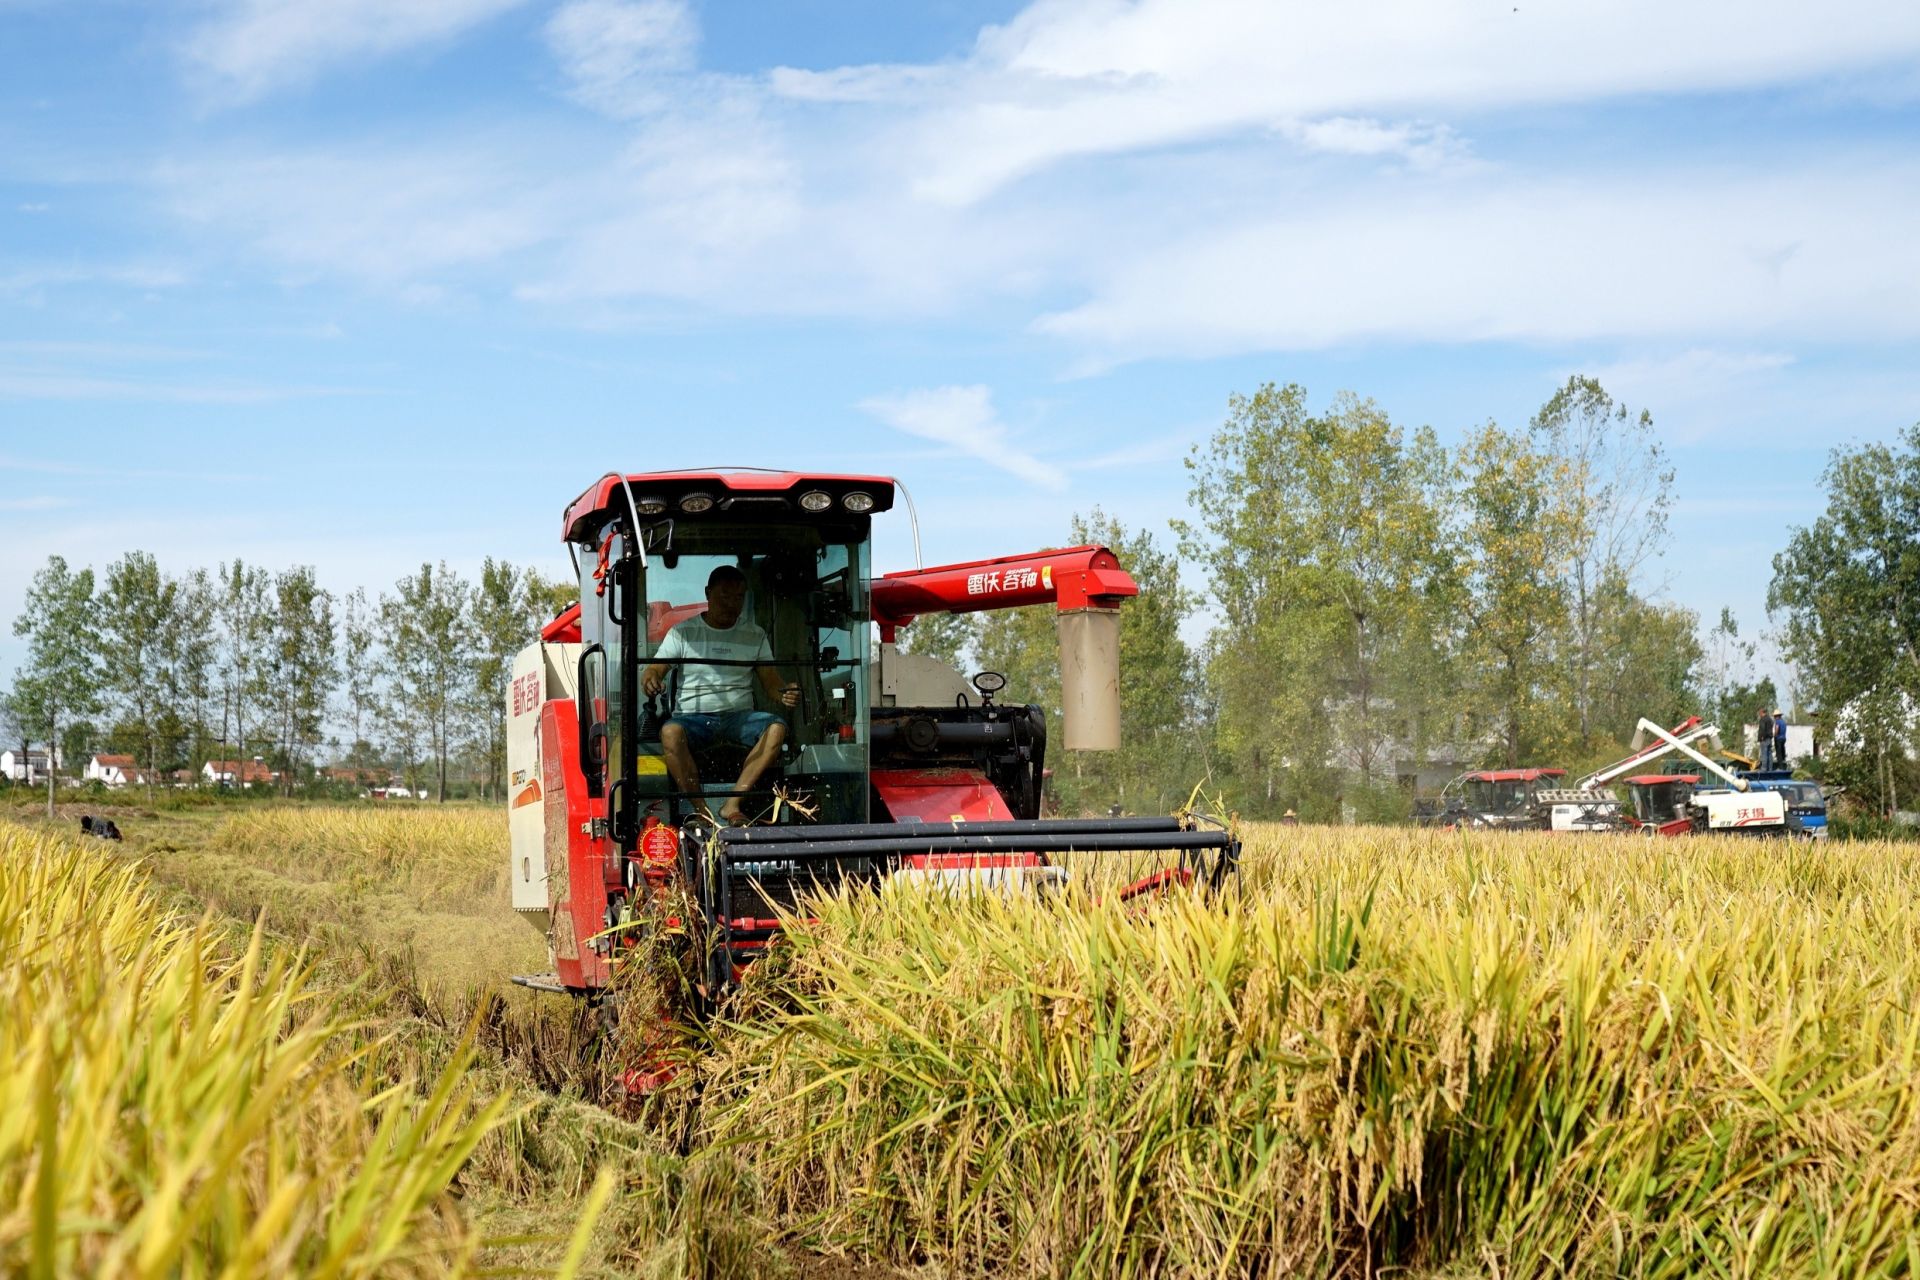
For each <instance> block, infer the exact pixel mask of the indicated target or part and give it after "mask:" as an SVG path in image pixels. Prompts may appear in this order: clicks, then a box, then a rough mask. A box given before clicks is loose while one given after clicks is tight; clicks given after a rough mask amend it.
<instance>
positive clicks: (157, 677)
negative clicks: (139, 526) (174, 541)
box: [94, 551, 179, 804]
mask: <svg viewBox="0 0 1920 1280" xmlns="http://www.w3.org/2000/svg"><path fill="white" fill-rule="evenodd" d="M178 607H179V587H178V584H176V583H175V582H174V581H173V580H172V579H170V578H168V577H167V575H165V574H164V573H162V572H161V571H160V565H159V562H158V561H156V560H155V559H154V558H153V556H152V555H150V554H148V553H147V552H145V551H130V552H128V553H127V554H126V555H124V556H122V557H121V558H120V559H118V560H116V561H114V562H113V563H112V564H110V565H108V566H107V574H106V580H105V582H104V583H103V584H102V586H101V590H100V596H99V599H98V601H97V602H96V605H95V609H94V616H95V619H96V621H97V624H98V626H99V630H100V656H101V663H100V667H101V672H100V674H101V684H102V690H103V692H104V693H105V694H106V696H107V699H108V700H109V702H110V704H111V705H112V706H113V707H114V708H115V709H116V710H117V711H118V713H119V716H120V725H121V728H122V729H123V731H124V732H125V733H126V735H127V736H128V737H130V738H131V739H132V741H133V742H134V743H135V744H137V746H138V749H139V758H140V762H141V766H142V772H143V773H144V774H145V776H146V784H147V801H148V803H149V804H151V803H152V801H153V775H154V773H155V771H156V770H157V769H158V768H159V760H158V756H159V742H158V739H159V736H160V730H161V722H162V720H163V718H164V713H165V711H166V707H165V691H166V675H167V671H166V636H167V634H168V633H169V632H170V631H171V630H172V629H173V628H174V626H175V620H174V615H175V613H176V611H177V609H178Z"/></svg>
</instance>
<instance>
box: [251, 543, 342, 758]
mask: <svg viewBox="0 0 1920 1280" xmlns="http://www.w3.org/2000/svg"><path fill="white" fill-rule="evenodd" d="M272 608H273V626H272V642H271V644H270V646H269V648H268V664H267V670H268V681H267V694H268V700H269V705H270V706H271V707H272V709H273V716H274V722H275V726H276V729H277V732H278V735H279V740H280V757H281V760H282V761H283V764H282V769H281V788H282V790H283V791H284V792H285V793H287V794H291V793H292V791H293V786H294V783H295V781H296V779H297V778H298V777H300V776H301V775H302V774H303V772H304V770H305V769H306V768H307V767H308V766H310V764H311V754H312V747H313V745H314V744H315V743H316V742H317V741H318V740H319V737H320V725H321V723H322V722H323V721H324V720H325V719H326V715H327V703H328V701H329V699H330V697H331V695H332V693H333V689H334V686H335V685H336V684H337V683H338V681H339V676H340V671H339V667H338V665H337V664H336V663H335V661H334V626H333V596H332V595H331V594H329V593H328V592H326V591H324V590H322V589H321V587H320V584H319V581H318V580H317V579H316V578H315V577H314V572H313V569H312V568H311V567H309V566H305V565H301V566H297V567H295V568H292V569H288V570H287V571H286V572H284V573H280V574H277V575H275V577H274V580H273V599H272Z"/></svg>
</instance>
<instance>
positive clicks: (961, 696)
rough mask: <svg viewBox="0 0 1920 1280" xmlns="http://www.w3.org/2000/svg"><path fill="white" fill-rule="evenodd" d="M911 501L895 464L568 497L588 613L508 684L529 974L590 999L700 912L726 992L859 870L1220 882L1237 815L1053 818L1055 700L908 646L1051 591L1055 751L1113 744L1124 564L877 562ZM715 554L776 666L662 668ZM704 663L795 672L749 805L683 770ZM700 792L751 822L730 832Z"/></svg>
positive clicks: (721, 767) (718, 766)
mask: <svg viewBox="0 0 1920 1280" xmlns="http://www.w3.org/2000/svg"><path fill="white" fill-rule="evenodd" d="M894 492H895V484H894V482H893V481H892V480H891V479H887V478H885V477H881V476H842V475H810V474H800V473H794V472H773V471H757V470H745V469H730V470H711V471H679V472H660V473H651V474H641V475H620V474H608V475H606V476H603V477H602V478H601V479H599V480H597V481H595V482H594V483H593V485H592V486H591V487H589V488H588V489H587V491H586V492H585V493H583V494H581V495H580V496H579V497H578V498H576V499H575V500H574V501H573V502H572V503H571V504H570V505H569V506H568V507H567V509H566V512H565V514H564V516H563V517H562V520H561V537H562V538H563V540H564V541H565V542H566V543H567V544H568V548H569V551H570V553H571V554H572V555H573V557H574V560H575V563H576V566H577V568H578V572H579V583H580V603H579V604H578V605H576V606H575V607H574V608H572V609H569V610H568V611H567V612H566V613H564V614H562V615H561V616H560V617H558V618H556V619H555V620H554V621H553V622H552V623H550V624H549V625H548V626H547V627H546V628H545V629H544V630H543V632H542V633H541V636H540V638H539V639H538V640H537V641H536V642H535V643H533V644H531V645H529V646H528V647H527V648H526V649H525V650H523V651H522V652H521V654H520V655H519V657H518V659H517V660H516V662H515V664H514V670H513V680H512V684H511V686H510V688H509V691H508V698H507V710H508V720H507V769H508V773H509V779H510V785H509V788H508V794H509V801H508V803H509V805H510V809H509V819H510V828H511V833H512V855H511V856H512V867H511V881H512V887H513V905H514V906H515V907H516V908H517V909H518V910H519V911H520V912H522V913H523V915H524V917H525V918H526V919H527V920H528V921H529V922H530V923H532V924H533V925H534V926H535V927H536V928H538V929H540V930H541V931H542V932H544V933H545V934H546V936H547V940H548V947H549V952H550V955H551V958H552V966H553V967H552V971H551V972H550V973H546V974H539V975H528V976H526V977H522V978H519V979H516V981H519V982H521V983H523V984H524V985H528V986H532V987H536V988H541V989H546V990H553V991H566V992H571V993H574V994H578V995H592V994H594V993H596V992H598V991H600V990H601V989H603V988H604V987H606V986H607V984H608V983H609V981H610V979H611V976H612V968H613V960H614V957H615V954H616V950H617V947H618V945H619V940H620V939H621V938H622V937H623V936H624V934H625V933H626V931H627V930H628V928H629V927H631V926H638V925H640V924H642V923H643V922H646V921H647V920H648V919H649V918H650V917H653V918H655V919H656V922H660V921H658V919H657V918H658V917H660V916H662V915H663V914H664V913H667V912H669V911H674V912H681V911H685V912H687V913H688V914H689V915H690V916H691V917H692V918H691V919H681V918H680V917H678V916H675V917H674V919H673V923H674V924H675V925H677V926H679V927H681V928H683V929H684V930H685V933H686V936H687V939H688V943H689V945H690V946H691V947H692V948H693V949H694V951H695V953H696V972H697V973H698V974H699V977H698V978H697V979H696V985H697V987H698V990H699V994H700V996H701V997H702V998H703V999H705V1000H708V1001H711V1000H713V999H716V998H718V996H719V995H720V994H722V993H724V991H725V990H726V989H727V988H728V987H730V986H731V985H732V984H733V983H734V982H735V981H736V980H737V979H738V976H739V974H740V972H741V968H742V966H743V965H745V964H746V963H747V962H748V961H750V960H751V959H753V958H754V957H755V956H756V955H757V954H758V953H759V952H760V951H761V950H762V949H764V948H765V947H766V945H767V944H768V942H769V941H770V940H771V939H772V938H773V937H774V936H775V935H776V934H777V932H778V930H779V921H778V919H777V918H775V916H776V911H775V908H780V907H786V906H790V905H791V904H793V903H794V901H795V900H796V895H798V894H800V893H802V892H804V891H805V890H807V889H808V888H809V887H810V886H815V885H822V884H832V883H835V882H839V881H844V880H847V879H855V880H864V881H877V880H879V879H880V878H881V877H883V876H893V875H903V874H904V875H910V876H914V877H918V878H925V879H933V880H940V881H974V882H981V881H984V882H992V883H1001V884H1005V883H1012V884H1016V885H1017V884H1035V885H1043V884H1048V883H1053V882H1055V881H1058V880H1060V879H1063V878H1064V877H1065V876H1066V875H1067V869H1066V868H1065V867H1064V866H1063V865H1062V860H1063V858H1064V857H1065V855H1080V854H1107V853H1135V854H1138V853H1145V854H1147V855H1149V856H1150V858H1154V859H1157V867H1156V869H1155V870H1154V871H1153V873H1152V874H1150V875H1148V876H1146V877H1145V878H1144V879H1141V880H1139V881H1137V882H1135V883H1134V884H1133V885H1131V886H1130V887H1129V889H1128V890H1126V891H1125V892H1147V891H1151V890H1154V889H1158V888H1161V887H1164V886H1168V885H1172V884H1179V883H1192V882H1199V883H1201V884H1205V885H1211V886H1218V885H1219V884H1220V883H1221V882H1222V881H1223V879H1224V878H1225V877H1226V876H1227V875H1229V874H1231V872H1232V871H1233V869H1234V866H1235V864H1236V861H1237V859H1238V856H1239V845H1238V843H1237V842H1236V841H1235V840H1234V838H1233V837H1232V835H1231V834H1230V833H1229V831H1228V830H1227V829H1226V828H1225V827H1224V825H1221V824H1217V823H1211V822H1207V821H1201V820H1195V819H1191V818H1189V819H1175V818H1171V817H1167V818H1153V817H1147V818H1112V819H1084V820H1060V819H1043V818H1041V817H1040V804H1041V787H1042V779H1043V769H1044V766H1045V760H1046V755H1047V750H1048V745H1049V744H1048V742H1047V719H1046V715H1045V712H1044V711H1043V710H1042V709H1041V708H1039V707H1034V706H1025V705H1004V704H1001V703H998V702H996V701H995V697H994V695H995V694H997V693H999V692H1000V690H1001V688H1002V686H1003V684H1004V681H1003V680H1002V679H1001V678H1000V677H998V676H997V675H996V674H995V673H992V672H982V673H980V674H979V675H976V676H975V677H974V679H973V681H972V684H971V687H970V686H969V683H968V681H967V680H966V679H965V678H964V677H962V676H961V674H960V673H959V672H957V671H955V670H954V669H953V668H951V667H949V666H947V665H945V664H943V663H940V662H938V661H935V660H934V659H932V658H928V657H925V656H921V655H914V654H906V653H901V652H900V651H899V650H898V649H897V648H896V647H895V645H894V640H895V637H896V633H897V632H898V631H899V629H900V628H902V627H905V626H907V625H908V624H909V623H911V622H912V621H913V620H914V619H915V618H917V617H921V616H924V615H927V614H935V613H964V612H972V611H976V610H982V609H1000V608H1010V607H1018V606H1026V605H1052V606H1053V607H1054V608H1055V610H1056V611H1057V625H1058V634H1059V641H1060V675H1061V693H1062V703H1063V706H1062V713H1063V717H1062V718H1063V736H1064V739H1065V742H1064V745H1065V746H1066V747H1067V748H1068V749H1078V750H1111V749H1113V748H1115V747H1118V746H1119V741H1120V739H1119V720H1120V691H1119V681H1120V671H1119V610H1120V607H1121V603H1122V601H1123V600H1125V599H1126V598H1127V597H1129V596H1132V595H1134V594H1136V593H1137V588H1136V586H1135V584H1134V582H1133V579H1132V578H1131V577H1130V576H1129V575H1128V574H1127V573H1126V571H1125V570H1124V569H1123V568H1122V567H1121V565H1120V563H1119V561H1118V560H1117V559H1116V558H1115V557H1114V555H1113V554H1112V552H1110V551H1108V550H1107V549H1106V548H1104V547H1093V546H1086V547H1073V548H1069V549H1066V550H1061V551H1048V552H1041V553H1037V554H1033V555H1022V556H1013V557H1007V558H1003V559H997V560H982V561H975V562H970V563H966V564H954V565H945V566H941V567H938V568H923V569H914V570H911V571H907V572H902V573H892V574H886V575H883V576H880V577H874V576H873V575H872V573H871V571H870V567H869V562H868V555H869V549H870V541H871V533H872V522H873V517H875V516H876V515H880V514H882V513H884V512H886V511H888V510H890V509H891V508H892V506H893V502H894ZM915 541H916V545H917V542H918V537H917V533H916V539H915ZM723 566H724V567H726V568H728V569H731V570H733V571H737V573H738V574H739V575H740V578H741V579H744V582H745V586H746V600H745V606H744V610H743V612H742V614H741V617H742V618H743V619H745V620H747V621H749V622H751V624H752V625H753V626H754V627H755V628H757V629H758V630H759V631H761V632H764V633H765V635H766V637H767V639H768V648H769V657H770V662H769V661H767V660H761V661H758V662H755V661H754V660H753V659H751V658H746V659H740V658H736V659H731V660H718V661H716V660H715V659H713V658H711V657H705V656H702V657H674V656H670V655H669V656H663V655H662V645H663V644H664V643H665V642H666V639H667V636H668V633H669V632H671V631H672V630H673V628H674V627H676V626H678V625H680V624H682V623H683V622H686V621H687V620H689V619H693V618H697V617H698V616H699V615H700V614H701V613H702V611H703V610H704V609H705V608H706V607H707V606H706V596H705V593H706V587H707V584H708V582H709V579H710V577H711V575H712V574H713V573H714V571H715V570H716V569H720V568H722V567H723ZM726 576H728V577H731V574H729V575H726ZM876 630H877V632H878V635H877V637H876V636H875V634H874V633H875V631H876ZM876 639H877V642H878V643H877V644H876V643H875V640H876ZM662 665H664V668H665V669H667V670H668V678H667V680H666V682H665V684H666V687H665V688H664V689H663V690H661V692H660V694H659V695H658V696H655V697H648V696H647V694H646V693H645V692H644V690H643V684H644V683H645V682H644V681H643V678H642V673H643V672H644V671H645V670H646V669H647V668H648V667H650V666H653V667H661V666H662ZM694 665H704V666H706V667H708V668H709V669H711V668H713V667H715V666H716V665H719V666H724V665H755V666H758V667H766V666H769V665H770V666H771V668H772V669H773V670H774V671H775V672H776V673H777V675H778V680H777V681H776V682H772V683H771V684H770V685H769V687H778V686H779V685H781V684H788V685H797V694H796V695H789V697H788V699H784V700H766V699H763V702H764V708H763V709H765V710H767V711H770V712H773V713H775V714H777V715H778V716H780V718H781V720H782V722H783V723H784V724H785V725H786V729H785V740H784V742H782V743H781V744H780V747H779V754H778V758H777V759H776V760H775V761H774V762H773V765H772V767H771V768H770V769H769V770H768V772H767V774H766V775H765V776H764V778H763V779H762V780H761V782H760V783H759V784H758V785H757V786H756V787H754V789H753V790H751V791H750V792H748V793H746V794H744V795H739V796H736V795H734V794H733V793H732V792H731V790H730V788H729V783H730V782H731V780H732V779H733V778H734V777H735V776H736V775H737V774H738V773H739V772H740V769H741V763H742V755H741V752H740V750H739V749H738V748H728V747H723V746H716V747H714V748H712V749H710V750H707V751H704V752H698V753H696V755H695V763H696V764H697V766H698V771H699V775H700V778H701V779H702V785H701V786H700V787H699V788H697V789H682V788H681V787H679V786H678V785H677V784H676V783H675V782H674V780H673V778H672V776H671V775H670V773H669V771H668V768H667V761H666V755H665V750H664V748H663V746H662V729H663V726H664V725H665V724H666V722H667V721H669V720H671V719H672V717H673V716H674V714H675V707H674V705H673V703H672V697H673V689H674V687H675V685H676V683H677V682H676V681H675V680H674V679H673V678H672V677H673V675H674V674H676V673H677V672H679V671H684V670H685V668H687V667H689V666H694ZM754 683H755V684H756V685H758V684H760V683H761V682H759V681H755V682H754ZM710 798H711V799H712V800H713V801H716V802H717V801H719V800H721V799H723V798H725V799H729V800H735V801H736V802H737V803H738V804H739V805H740V806H741V807H742V808H743V809H744V810H745V811H746V813H747V814H748V815H749V816H752V817H755V818H757V819H758V820H757V821H755V822H753V823H752V824H751V825H735V826H717V825H716V824H715V822H714V821H713V820H712V818H710V817H709V816H708V813H709V805H708V801H709V799H710Z"/></svg>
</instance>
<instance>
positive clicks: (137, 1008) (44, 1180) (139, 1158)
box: [0, 824, 506, 1277]
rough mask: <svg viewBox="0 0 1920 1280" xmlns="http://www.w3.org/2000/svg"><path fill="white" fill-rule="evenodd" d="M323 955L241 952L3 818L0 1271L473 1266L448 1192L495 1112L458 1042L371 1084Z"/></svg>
mask: <svg viewBox="0 0 1920 1280" xmlns="http://www.w3.org/2000/svg"><path fill="white" fill-rule="evenodd" d="M311 977H312V972H311V969H310V968H309V966H308V965H307V963H306V962H305V961H304V960H302V959H299V958H289V957H287V956H285V955H276V956H269V955H268V953H267V950H266V948H265V947H264V945H263V941H262V935H261V934H260V932H258V931H256V932H255V934H254V936H253V939H252V942H251V944H250V945H249V946H248V947H247V948H246V949H245V951H244V952H243V953H242V954H240V955H234V954H233V953H232V950H231V948H230V947H229V946H228V945H227V944H226V943H225V942H224V941H223V940H222V938H221V936H220V935H219V934H218V933H217V932H216V931H215V930H214V929H213V928H212V927H210V926H209V925H206V924H200V925H193V924H190V923H185V922H182V921H179V920H177V919H173V918H170V917H168V916H167V915H166V914H164V913H163V912H161V911H160V910H159V909H158V908H157V907H156V905H155V903H154V901H153V899H152V898H151V897H150V895H149V894H148V892H147V890H146V887H145V882H144V879H143V877H142V875H141V873H140V872H139V871H138V870H137V869H134V868H131V867H128V866H124V865H116V864H114V863H113V862H111V861H110V860H109V859H107V858H106V857H105V856H104V855H100V854H97V853H94V852H92V851H90V850H87V849H83V848H79V847H77V846H75V845H74V844H72V843H70V842H68V841H66V840H64V839H58V838H52V837H48V836H44V835H38V834H34V833H32V832H29V831H28V830H27V829H25V828H21V827H15V826H10V825H5V824H0V1273H5V1274H26V1275H33V1276H55V1275H89V1276H116V1277H117V1276H162V1275H166V1276H194V1277H198V1276H233V1277H243V1276H261V1275H293V1274H299V1275H313V1276H341V1277H351V1276H375V1275H382V1276H387V1275H443V1274H457V1273H460V1272H462V1271H463V1270H466V1269H467V1267H468V1260H469V1258H470V1257H471V1255H472V1253H473V1250H474V1249H475V1248H476V1241H475V1240H474V1238H473V1237H472V1236H471V1235H470V1234H469V1233H468V1232H467V1230H466V1229H465V1228H464V1227H463V1226H462V1225H461V1222H460V1220H459V1218H458V1216H457V1214H456V1213H455V1212H454V1209H453V1205H452V1202H451V1200H450V1198H449V1189H450V1188H451V1187H452V1185H453V1182H454V1179H455V1178H456V1176H457V1175H458V1174H459V1172H460V1170H461V1167H462V1165H463V1164H464V1163H465V1162H466V1160H467V1157H468V1156H469V1155H470V1154H471V1153H472V1151H473V1150H474V1147H475V1145H476V1144H477V1143H479V1142H480V1140H481V1139H482V1138H483V1137H484V1136H485V1135H486V1133H487V1132H488V1131H489V1130H490V1129H491V1128H492V1127H493V1126H494V1125H495V1124H497V1123H498V1122H499V1120H500V1119H501V1117H502V1114H503V1111H504V1109H505V1106H506V1101H505V1099H503V1098H496V1099H494V1100H493V1101H491V1102H489V1103H485V1104H482V1103H480V1102H479V1101H478V1100H477V1099H475V1098H474V1097H472V1096H471V1094H470V1092H469V1090H468V1089H467V1087H466V1086H465V1085H464V1083H463V1078H464V1073H465V1069H466V1067H467V1065H468V1062H469V1060H470V1057H471V1055H470V1053H469V1052H466V1051H464V1050H463V1051H462V1052H461V1053H459V1054H457V1055H455V1059H454V1061H452V1062H451V1063H449V1065H448V1066H447V1068H446V1070H445V1071H443V1072H442V1073H441V1074H440V1075H439V1077H438V1078H437V1079H435V1080H433V1081H431V1082H430V1083H429V1086H428V1091H427V1093H426V1096H425V1097H424V1098H422V1097H420V1096H419V1095H418V1094H417V1093H416V1091H415V1090H414V1089H413V1088H412V1087H411V1086H410V1084H404V1083H403V1084H402V1085H400V1086H397V1087H393V1088H389V1089H387V1090H385V1091H384V1092H382V1093H381V1094H379V1095H377V1096H373V1097H367V1096H364V1095H362V1094H361V1093H360V1092H359V1091H358V1090H357V1089H356V1087H355V1084H354V1080H355V1075H354V1072H353V1067H354V1065H355V1063H356V1061H357V1060H359V1059H361V1058H363V1057H364V1056H365V1055H366V1054H367V1053H368V1052H369V1051H370V1049H371V1048H372V1047H373V1045H372V1043H371V1042H369V1041H368V1040H367V1039H366V1038H365V1036H364V1035H361V1034H357V1033H356V1032H355V1029H354V1027H353V1026H352V1025H351V1023H350V1021H349V1019H348V1016H347V1014H346V1013H345V1011H344V1010H343V1009H342V1007H341V1006H340V1005H339V1004H338V1003H337V1002H336V1001H335V1000H334V999H333V998H331V997H329V996H327V995H325V994H323V993H321V992H319V991H317V990H315V989H314V988H313V986H312V984H311Z"/></svg>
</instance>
